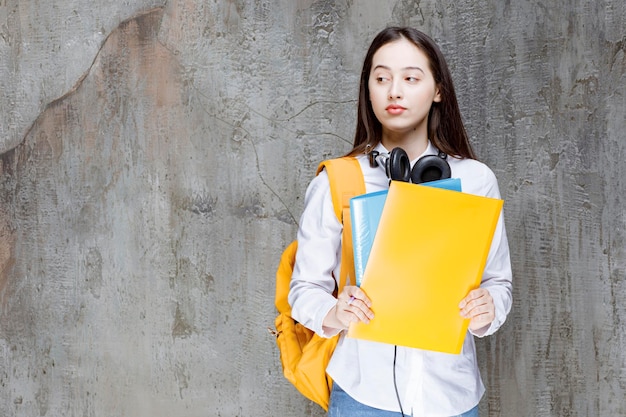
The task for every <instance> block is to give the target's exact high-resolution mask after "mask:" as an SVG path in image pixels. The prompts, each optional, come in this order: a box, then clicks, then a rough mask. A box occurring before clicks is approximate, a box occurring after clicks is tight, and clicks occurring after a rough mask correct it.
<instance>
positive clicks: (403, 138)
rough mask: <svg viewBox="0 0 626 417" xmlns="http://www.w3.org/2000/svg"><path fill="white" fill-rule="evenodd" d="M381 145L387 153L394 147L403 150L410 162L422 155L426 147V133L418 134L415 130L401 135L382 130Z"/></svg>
mask: <svg viewBox="0 0 626 417" xmlns="http://www.w3.org/2000/svg"><path fill="white" fill-rule="evenodd" d="M382 144H383V146H384V147H385V148H386V149H388V150H389V151H391V150H392V149H393V148H396V147H400V148H402V149H404V150H405V151H406V153H407V154H408V156H409V159H410V160H411V161H412V160H414V159H415V158H417V157H418V156H420V155H421V154H423V153H424V151H425V150H426V148H427V147H428V137H427V135H426V132H423V134H419V132H418V131H417V130H413V131H411V132H409V133H406V132H402V133H401V132H390V131H385V130H384V129H383V137H382Z"/></svg>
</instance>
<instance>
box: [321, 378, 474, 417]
mask: <svg viewBox="0 0 626 417" xmlns="http://www.w3.org/2000/svg"><path fill="white" fill-rule="evenodd" d="M409 412H410V411H409ZM404 415H405V416H406V417H410V414H407V413H406V412H405V414H404ZM328 417H402V414H400V413H396V412H394V411H386V410H379V409H378V408H372V407H368V406H367V405H365V404H361V403H360V402H358V401H356V400H355V399H353V398H352V397H350V396H349V395H348V394H346V392H345V391H344V390H342V389H341V387H340V386H339V385H337V384H333V389H332V391H331V393H330V406H329V407H328ZM451 417H478V406H476V407H474V408H472V409H471V410H469V411H466V412H465V413H463V414H459V415H458V416H451Z"/></svg>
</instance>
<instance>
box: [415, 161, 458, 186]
mask: <svg viewBox="0 0 626 417" xmlns="http://www.w3.org/2000/svg"><path fill="white" fill-rule="evenodd" d="M451 174H452V172H451V170H450V165H449V164H448V161H446V159H445V154H444V156H443V157H442V156H440V155H427V156H423V157H421V158H420V159H418V160H417V162H416V163H415V165H414V166H413V170H412V171H411V182H412V183H413V184H421V183H423V182H429V181H436V180H443V179H446V178H450V175H451Z"/></svg>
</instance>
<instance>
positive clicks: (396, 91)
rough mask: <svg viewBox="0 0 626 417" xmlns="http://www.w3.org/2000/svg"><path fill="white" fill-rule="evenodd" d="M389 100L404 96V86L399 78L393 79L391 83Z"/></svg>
mask: <svg viewBox="0 0 626 417" xmlns="http://www.w3.org/2000/svg"><path fill="white" fill-rule="evenodd" d="M388 96H389V100H395V99H399V98H402V88H401V87H400V82H399V81H397V80H393V81H392V82H391V83H390V84H389V92H388Z"/></svg>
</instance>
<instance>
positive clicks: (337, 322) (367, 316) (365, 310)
mask: <svg viewBox="0 0 626 417" xmlns="http://www.w3.org/2000/svg"><path fill="white" fill-rule="evenodd" d="M371 306H372V302H371V300H370V299H369V298H368V296H367V294H365V292H363V290H362V289H360V288H359V287H355V286H345V287H344V288H343V290H342V291H341V293H340V294H339V296H338V297H337V303H336V304H335V306H334V307H333V308H332V309H331V310H330V311H329V312H328V314H327V315H326V317H325V318H324V323H323V325H324V327H326V328H332V329H340V330H344V329H347V328H348V327H349V326H350V323H356V322H359V321H361V322H363V323H369V322H370V320H371V319H373V318H374V313H373V312H372V310H371V309H370V307H371Z"/></svg>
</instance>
